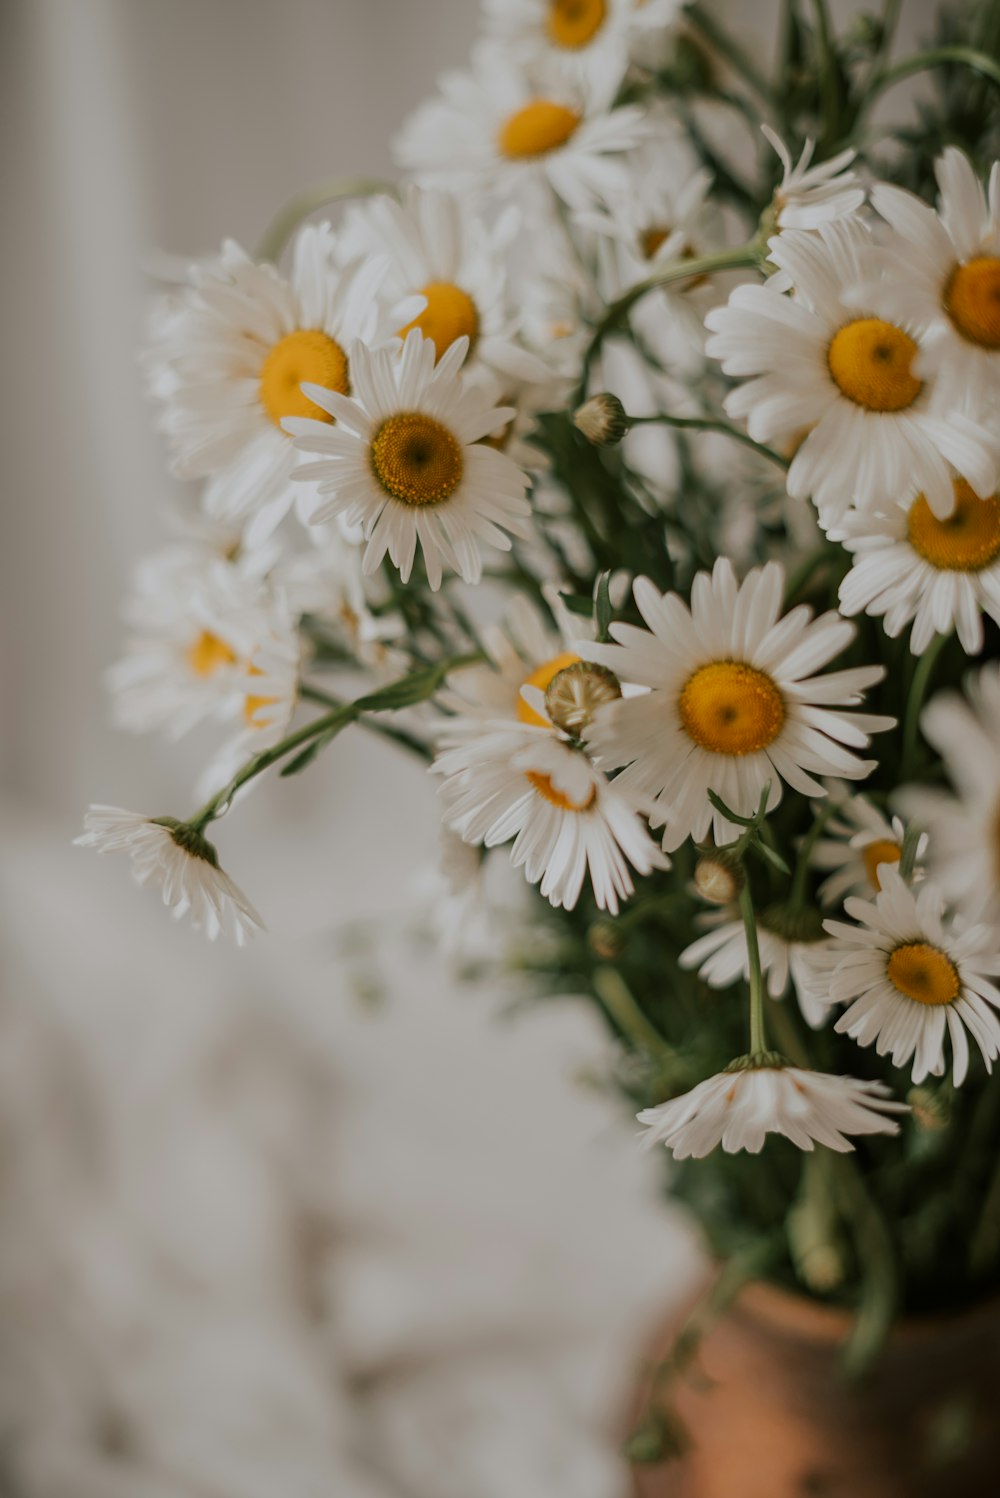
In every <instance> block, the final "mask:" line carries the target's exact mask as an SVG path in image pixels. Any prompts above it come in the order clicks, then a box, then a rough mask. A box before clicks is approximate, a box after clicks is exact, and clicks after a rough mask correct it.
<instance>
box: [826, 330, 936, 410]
mask: <svg viewBox="0 0 1000 1498" xmlns="http://www.w3.org/2000/svg"><path fill="white" fill-rule="evenodd" d="M916 352H917V345H916V344H915V343H914V341H913V339H912V338H911V337H910V335H909V334H908V333H904V332H903V330H902V328H897V327H895V326H894V324H893V323H891V322H883V321H882V319H881V318H879V317H859V318H858V319H857V321H856V322H849V323H847V324H846V326H845V327H843V328H841V329H839V331H838V332H836V333H835V334H834V335H833V339H832V340H831V343H830V347H829V348H828V349H827V353H826V358H827V363H828V365H829V367H830V373H831V375H832V376H833V378H834V380H835V381H836V382H837V385H838V386H839V387H840V389H841V390H842V391H843V393H844V395H846V396H847V399H848V400H850V401H853V402H854V403H855V405H857V406H863V407H864V408H865V410H866V411H904V410H905V409H906V407H907V406H912V404H913V402H914V401H915V400H916V398H917V396H918V395H919V394H920V391H921V390H922V388H923V386H922V383H921V381H920V380H918V379H917V377H916V376H915V375H913V374H911V373H910V365H911V364H912V362H913V358H914V355H915V354H916Z"/></svg>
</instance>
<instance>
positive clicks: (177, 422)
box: [149, 224, 391, 532]
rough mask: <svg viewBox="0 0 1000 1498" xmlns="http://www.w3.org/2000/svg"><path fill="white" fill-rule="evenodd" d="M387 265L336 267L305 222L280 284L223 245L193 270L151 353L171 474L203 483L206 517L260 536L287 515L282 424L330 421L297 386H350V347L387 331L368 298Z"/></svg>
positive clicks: (325, 238) (323, 237)
mask: <svg viewBox="0 0 1000 1498" xmlns="http://www.w3.org/2000/svg"><path fill="white" fill-rule="evenodd" d="M386 267H387V262H386V261H385V259H384V258H383V259H381V260H379V259H372V260H369V261H367V262H363V263H356V264H354V265H352V266H349V267H345V268H338V267H337V265H336V264H335V261H334V240H333V234H332V231H331V229H330V226H329V225H328V224H318V225H316V224H310V225H307V226H306V227H305V228H304V229H302V230H301V231H300V233H299V235H298V237H297V239H296V242H295V248H294V256H293V262H292V267H291V271H290V273H289V276H288V277H287V278H286V277H285V276H283V275H281V274H280V273H279V272H278V271H277V270H276V269H275V268H274V266H272V265H257V264H255V263H254V261H253V260H251V259H250V257H249V256H248V255H247V254H246V253H245V251H243V250H242V249H240V247H239V245H237V244H234V243H233V242H232V241H228V242H227V243H226V244H225V245H224V246H223V250H222V254H221V255H220V256H219V257H218V259H216V260H215V261H213V262H211V263H210V264H208V265H203V266H200V267H198V268H196V269H195V271H194V272H193V274H192V281H191V284H190V286H188V287H187V288H186V289H185V290H184V291H183V292H182V293H181V294H180V295H179V296H178V297H177V299H176V300H175V302H174V304H173V307H172V311H171V313H170V314H169V316H167V317H165V318H164V319H161V323H160V328H159V337H158V341H157V344H156V346H155V347H154V348H153V350H152V351H151V353H150V356H149V357H150V361H151V363H152V364H153V366H154V370H155V371H158V373H156V374H155V377H154V383H153V393H154V394H158V395H159V396H160V397H161V399H162V401H163V416H162V426H163V429H164V431H165V432H166V433H167V435H168V437H169V439H170V442H171V444H172V446H173V449H174V454H175V471H176V472H177V473H178V474H179V475H180V476H181V477H182V478H207V479H209V481H210V482H209V483H208V485H207V486H206V489H205V495H204V504H205V507H206V509H207V511H208V513H209V514H210V515H213V516H216V517H219V518H222V519H226V520H241V521H243V520H245V519H246V518H247V517H249V516H257V515H261V514H263V516H264V519H263V520H260V521H258V522H257V523H258V525H259V526H260V527H261V531H262V532H263V531H267V530H270V529H273V527H274V525H276V524H277V522H278V521H279V520H280V519H281V517H282V515H284V514H285V513H286V511H287V510H288V508H289V506H290V505H291V504H292V500H293V496H294V493H295V491H294V489H293V487H292V485H291V482H290V481H291V475H292V470H293V468H294V467H295V464H296V461H297V454H296V452H295V449H294V447H293V445H292V443H291V442H290V441H289V439H288V436H287V434H286V433H285V432H284V431H283V430H282V426H281V423H282V420H283V419H284V418H285V417H286V416H305V415H309V416H312V417H313V418H314V419H316V420H317V421H323V422H325V421H329V420H330V417H329V416H328V414H327V413H326V412H324V411H323V410H322V409H321V408H319V407H317V406H316V405H314V403H313V402H312V401H311V400H309V399H308V397H307V396H305V395H303V393H302V389H301V387H302V384H303V382H304V381H309V382H311V383H312V384H315V385H320V386H323V387H324V388H325V389H327V390H336V391H340V392H342V393H346V392H347V391H348V390H350V388H351V374H350V370H349V366H348V353H347V351H348V348H349V347H350V345H351V344H352V343H353V342H354V341H355V340H356V339H364V340H366V341H371V340H372V339H374V338H375V337H376V336H378V335H379V333H380V332H381V331H385V330H381V329H380V305H379V302H378V300H377V297H376V293H377V291H378V289H379V286H380V284H381V281H382V279H383V277H384V275H385V271H386ZM390 326H391V325H390ZM303 497H304V496H301V495H300V498H303Z"/></svg>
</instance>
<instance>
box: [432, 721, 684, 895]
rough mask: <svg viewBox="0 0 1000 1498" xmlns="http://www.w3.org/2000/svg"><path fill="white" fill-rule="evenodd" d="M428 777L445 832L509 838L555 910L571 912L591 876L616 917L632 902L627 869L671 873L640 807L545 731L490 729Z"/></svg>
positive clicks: (481, 840) (517, 862) (487, 840)
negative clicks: (436, 780)
mask: <svg viewBox="0 0 1000 1498" xmlns="http://www.w3.org/2000/svg"><path fill="white" fill-rule="evenodd" d="M432 768H433V771H434V773H435V774H438V775H442V776H443V777H444V783H443V785H442V787H441V794H442V796H443V798H444V803H445V821H446V822H447V824H448V825H449V826H450V827H452V828H453V829H454V830H455V831H456V832H457V833H458V835H459V836H460V837H461V838H462V839H463V841H465V842H467V843H474V844H482V845H484V846H485V847H487V848H493V847H496V846H497V845H498V844H500V843H506V842H509V841H510V839H511V838H513V839H514V845H513V847H512V849H511V861H512V863H513V864H514V867H515V868H521V867H523V868H524V872H525V876H526V878H527V879H528V882H529V883H531V884H538V885H539V886H540V890H541V893H542V895H544V896H545V898H546V899H547V900H549V901H550V902H551V904H553V905H555V906H562V907H564V908H565V909H566V910H572V909H573V907H574V906H575V905H576V902H577V900H578V899H579V897H580V891H581V889H582V888H583V882H584V879H585V878H586V877H588V875H589V878H590V882H591V885H592V887H593V892H594V899H595V900H596V902H597V904H598V906H599V908H600V909H601V910H608V911H610V913H611V914H612V915H617V913H618V906H619V902H620V901H621V900H625V899H627V898H628V897H629V895H631V894H632V892H633V888H634V885H633V882H632V875H631V869H635V870H636V872H637V873H639V874H648V873H650V872H651V871H652V870H653V869H663V868H667V867H669V862H668V860H667V859H665V858H664V857H663V855H662V853H661V852H660V850H659V849H658V848H657V846H656V844H655V843H654V842H653V840H652V838H651V837H650V836H649V833H648V832H647V831H646V828H645V826H644V825H643V823H642V821H641V819H640V812H641V810H642V807H641V804H640V803H639V802H638V801H637V800H636V798H635V797H634V796H631V795H629V794H628V793H627V792H626V791H625V790H624V789H623V788H620V787H619V786H618V785H617V784H616V783H614V782H612V781H609V780H608V779H607V777H606V776H605V775H603V774H602V773H601V771H600V770H597V769H595V768H594V766H593V765H592V764H591V763H590V760H589V759H588V758H587V756H586V754H584V753H583V752H582V751H581V750H579V749H576V748H573V747H572V746H571V745H570V744H568V743H566V742H565V741H564V740H563V739H561V738H559V737H557V736H556V735H554V734H553V733H552V732H551V731H550V730H548V729H546V728H533V727H530V726H524V725H519V724H515V725H511V726H507V727H504V726H502V725H497V726H494V727H493V728H492V729H491V728H486V730H485V731H484V732H483V733H481V734H480V735H478V737H476V738H470V739H469V740H467V741H466V742H463V743H460V744H458V745H456V746H455V747H453V748H451V749H447V750H445V751H444V753H442V754H440V755H439V756H438V758H437V759H436V760H435V762H434V765H433V767H432ZM630 866H631V869H630Z"/></svg>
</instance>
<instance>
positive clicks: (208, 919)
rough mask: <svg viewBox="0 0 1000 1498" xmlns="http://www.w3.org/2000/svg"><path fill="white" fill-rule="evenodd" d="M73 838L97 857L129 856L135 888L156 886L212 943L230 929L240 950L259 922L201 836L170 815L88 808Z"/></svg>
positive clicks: (177, 912)
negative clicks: (123, 854) (78, 832)
mask: <svg viewBox="0 0 1000 1498" xmlns="http://www.w3.org/2000/svg"><path fill="white" fill-rule="evenodd" d="M84 829H85V830H84V832H83V833H82V834H81V836H80V837H78V838H76V839H75V841H76V843H77V844H78V845H79V846H80V847H81V848H96V849H97V851H98V853H127V854H128V855H129V857H130V859H131V860H132V873H133V875H134V876H135V878H136V880H137V881H138V883H139V884H147V883H150V882H152V883H153V884H154V885H157V886H159V888H160V890H161V892H162V894H163V903H164V905H168V906H170V907H171V908H172V910H173V913H174V915H175V916H176V917H177V918H178V919H180V918H181V917H183V916H185V915H187V916H189V918H190V921H191V924H192V926H194V928H195V930H196V931H203V932H204V933H205V935H206V936H207V937H208V939H209V941H214V940H215V938H216V937H217V936H218V935H219V932H220V931H226V930H230V931H231V932H232V934H233V936H234V937H235V938H236V944H237V946H242V945H243V943H244V942H245V941H247V940H248V938H249V937H251V936H252V935H253V933H254V931H255V930H262V929H263V925H264V923H263V921H262V920H261V918H260V916H259V915H258V914H257V912H256V911H255V910H254V908H253V906H252V905H251V904H250V901H249V900H248V899H247V897H246V895H244V894H243V892H242V890H240V889H238V888H237V886H236V885H235V884H234V883H233V881H232V880H231V879H230V877H229V875H228V874H227V873H226V872H225V870H224V869H220V868H219V857H218V854H217V853H216V851H215V849H214V847H213V846H212V844H211V843H210V842H209V841H208V840H207V838H205V837H204V836H203V835H202V834H201V833H200V832H196V831H195V830H194V829H193V828H192V827H189V826H188V825H187V824H186V823H184V822H177V821H175V820H174V819H173V818H172V817H159V818H156V817H144V816H140V814H139V813H138V812H135V811H124V810H123V809H122V808H121V807H120V806H92V807H91V808H90V810H89V812H88V813H87V815H86V818H85V819H84Z"/></svg>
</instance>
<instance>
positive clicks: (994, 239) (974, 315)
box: [872, 146, 1000, 404]
mask: <svg viewBox="0 0 1000 1498" xmlns="http://www.w3.org/2000/svg"><path fill="white" fill-rule="evenodd" d="M935 174H936V176H937V181H938V187H939V188H940V192H941V196H940V203H939V209H938V212H935V211H934V209H933V208H931V207H929V206H928V205H927V204H926V203H923V202H921V200H920V199H919V198H917V197H915V196H914V195H913V194H912V193H909V192H906V191H904V189H903V188H901V187H892V186H890V185H889V184H888V183H886V182H880V183H878V184H877V185H876V186H875V187H874V188H873V190H872V202H873V203H874V205H875V207H876V208H877V209H878V211H879V213H880V214H881V215H882V217H883V218H884V219H886V220H887V221H888V222H889V223H890V224H891V225H892V227H893V229H894V230H895V231H896V232H895V234H894V235H893V237H892V239H891V241H890V242H889V243H888V244H887V245H886V246H885V248H884V251H883V255H884V263H885V265H886V268H887V276H886V280H887V283H888V284H887V287H886V291H885V307H886V309H887V315H889V316H892V317H894V318H898V319H899V320H900V321H902V322H912V323H915V324H916V325H918V326H920V327H922V328H925V329H926V330H927V331H926V334H925V337H924V339H923V348H922V351H921V356H920V360H919V362H918V365H917V373H918V374H920V375H921V376H924V375H926V376H927V377H928V378H930V377H931V375H934V376H936V378H937V381H938V383H939V385H940V386H941V388H942V390H946V391H948V392H949V395H950V396H951V395H952V394H953V397H954V399H955V402H956V404H961V403H962V402H963V401H964V400H966V399H967V398H968V399H970V400H972V401H973V402H979V401H981V400H982V399H983V397H984V396H985V397H987V398H988V397H989V395H990V394H992V395H993V396H994V398H995V397H996V395H997V394H998V393H1000V162H994V163H993V168H992V170H991V172H990V178H989V186H988V188H987V190H986V191H985V192H984V190H983V187H982V185H981V183H980V181H979V179H978V177H977V176H976V173H975V170H974V169H973V167H972V164H971V162H970V161H969V159H968V157H967V156H964V155H963V154H962V152H961V151H959V150H957V149H956V147H954V146H949V147H948V148H947V150H946V151H944V152H943V153H942V155H941V156H939V157H938V160H937V162H936V164H935Z"/></svg>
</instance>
